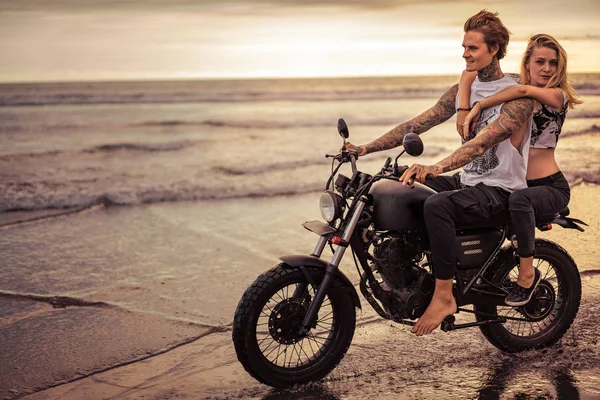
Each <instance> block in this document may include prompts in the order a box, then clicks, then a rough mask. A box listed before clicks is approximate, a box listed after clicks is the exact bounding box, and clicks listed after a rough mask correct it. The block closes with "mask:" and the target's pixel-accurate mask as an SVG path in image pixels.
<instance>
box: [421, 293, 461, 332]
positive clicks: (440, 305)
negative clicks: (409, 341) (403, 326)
mask: <svg viewBox="0 0 600 400" xmlns="http://www.w3.org/2000/svg"><path fill="white" fill-rule="evenodd" d="M456 310H457V308H456V300H454V296H452V297H449V298H439V297H438V298H436V297H435V296H434V297H433V298H432V299H431V303H429V306H428V307H427V309H426V310H425V312H424V313H423V315H422V316H421V318H419V320H418V321H417V323H416V324H415V326H413V328H412V330H411V333H414V334H415V335H417V336H423V335H427V334H428V333H431V332H432V331H433V330H434V329H435V328H437V327H438V326H440V325H441V323H442V321H443V320H444V318H446V317H447V316H448V315H452V314H454V313H455V312H456Z"/></svg>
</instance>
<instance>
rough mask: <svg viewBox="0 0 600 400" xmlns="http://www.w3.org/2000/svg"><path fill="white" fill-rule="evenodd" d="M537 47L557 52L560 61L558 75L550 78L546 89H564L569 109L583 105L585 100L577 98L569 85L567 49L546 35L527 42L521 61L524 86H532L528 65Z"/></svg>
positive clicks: (543, 34) (540, 35) (539, 35)
mask: <svg viewBox="0 0 600 400" xmlns="http://www.w3.org/2000/svg"><path fill="white" fill-rule="evenodd" d="M536 47H547V48H549V49H552V50H554V51H556V58H557V61H558V63H557V68H556V73H555V74H554V75H553V76H552V78H550V80H549V81H548V83H547V84H546V87H547V88H560V89H562V91H563V92H564V93H565V95H566V96H567V97H568V98H569V108H573V106H575V105H576V104H581V103H583V100H581V99H580V98H579V97H577V93H576V92H575V89H573V87H572V86H571V84H570V83H569V79H568V75H567V52H566V51H565V49H563V47H562V46H561V45H560V43H558V40H556V39H554V38H553V37H552V36H550V35H547V34H545V33H538V34H537V35H533V36H532V37H531V38H530V39H529V42H527V48H526V49H525V53H524V54H523V59H522V60H521V82H522V83H523V84H524V85H531V73H530V71H529V67H528V64H529V61H530V60H531V55H532V54H533V50H534V49H535V48H536Z"/></svg>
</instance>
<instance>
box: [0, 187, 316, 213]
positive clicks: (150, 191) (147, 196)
mask: <svg viewBox="0 0 600 400" xmlns="http://www.w3.org/2000/svg"><path fill="white" fill-rule="evenodd" d="M28 186H30V188H29V190H28V191H27V192H22V191H20V190H19V189H18V188H15V187H13V188H6V187H5V188H0V212H10V211H38V210H47V209H72V208H87V207H92V206H95V205H103V206H105V207H111V206H135V205H142V204H153V203H163V202H182V201H209V200H228V199H237V198H263V197H275V196H294V195H300V194H305V193H312V192H320V191H323V188H324V184H323V183H319V184H313V185H294V186H288V187H277V188H271V189H265V188H264V187H260V188H255V189H253V188H249V189H238V190H229V191H226V190H217V189H211V188H202V187H197V186H195V185H190V186H189V187H182V186H180V185H173V186H170V187H164V186H157V187H146V188H143V189H138V190H134V189H132V190H123V189H121V190H120V191H118V192H111V193H101V194H93V193H88V194H85V193H84V194H82V193H78V194H76V193H74V192H80V191H76V190H73V191H67V192H69V193H68V194H67V193H64V192H63V193H58V192H55V193H50V192H49V191H48V190H47V187H44V188H43V189H41V190H39V191H38V190H35V186H37V185H28ZM31 186H33V188H32V187H31ZM41 186H47V185H41ZM36 192H37V193H36Z"/></svg>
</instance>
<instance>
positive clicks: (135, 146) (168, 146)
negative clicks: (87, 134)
mask: <svg viewBox="0 0 600 400" xmlns="http://www.w3.org/2000/svg"><path fill="white" fill-rule="evenodd" d="M192 143H193V142H191V141H187V140H186V141H182V142H170V143H152V144H142V143H110V144H103V145H99V146H96V147H93V148H91V149H86V150H84V152H86V153H99V152H100V153H112V152H115V151H123V150H129V151H143V152H150V153H153V152H160V151H176V150H181V149H184V148H186V147H189V146H190V145H191V144H192Z"/></svg>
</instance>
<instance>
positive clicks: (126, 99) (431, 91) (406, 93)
mask: <svg viewBox="0 0 600 400" xmlns="http://www.w3.org/2000/svg"><path fill="white" fill-rule="evenodd" d="M443 92H444V89H440V88H403V89H377V90H343V91H324V92H319V91H290V92H269V91H265V92H255V91H250V92H237V93H228V92H223V93H165V94H149V93H135V94H110V93H108V94H82V93H63V94H45V93H32V94H27V93H22V94H18V95H11V94H2V93H0V106H5V107H7V106H41V105H53V104H125V103H199V102H213V103H214V102H255V101H344V100H377V99H407V98H409V99H410V98H428V97H438V96H440V95H441V94H442V93H443Z"/></svg>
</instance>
